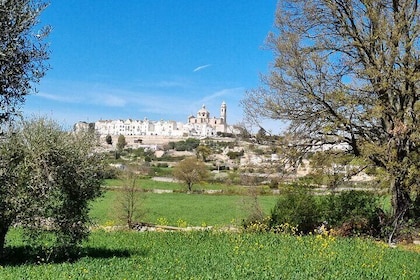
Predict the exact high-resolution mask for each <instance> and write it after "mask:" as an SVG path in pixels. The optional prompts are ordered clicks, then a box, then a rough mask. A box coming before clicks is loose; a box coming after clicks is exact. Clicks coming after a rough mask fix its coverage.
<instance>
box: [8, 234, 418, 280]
mask: <svg viewBox="0 0 420 280" xmlns="http://www.w3.org/2000/svg"><path fill="white" fill-rule="evenodd" d="M10 238H12V236H10ZM15 245H16V246H17V245H18V244H16V242H15V241H12V246H15ZM419 263H420V254H419V253H415V252H409V251H403V250H400V249H398V248H397V249H392V248H389V247H388V246H387V245H386V244H383V243H378V242H374V241H371V240H365V239H358V238H346V239H344V238H335V237H332V236H329V235H318V236H303V237H299V236H298V237H296V236H290V235H281V234H272V233H265V234H259V233H227V232H218V231H198V232H145V233H139V232H127V231H119V232H106V231H103V230H98V231H95V232H93V234H92V235H91V237H90V238H89V241H87V242H86V243H85V244H84V245H83V248H82V253H81V255H80V258H79V259H77V260H76V261H74V262H71V263H69V262H63V263H43V262H42V259H41V260H40V261H39V262H37V263H24V262H22V263H20V264H13V265H8V264H4V265H3V266H0V279H31V280H38V279H39V280H41V279H42V280H48V279H51V280H56V279H419V278H420V266H419V265H418V264H419Z"/></svg>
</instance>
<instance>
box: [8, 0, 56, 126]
mask: <svg viewBox="0 0 420 280" xmlns="http://www.w3.org/2000/svg"><path fill="white" fill-rule="evenodd" d="M47 6H48V3H46V2H45V1H42V0H1V1H0V26H1V32H0V124H4V122H6V121H9V120H11V119H12V117H13V116H15V115H16V114H18V113H19V105H20V104H21V103H22V102H24V101H25V97H26V96H27V95H28V94H30V93H31V91H32V90H33V89H34V83H37V82H39V80H40V79H41V78H42V77H43V76H44V74H45V72H46V70H47V69H48V65H46V64H45V61H46V60H47V59H48V56H49V52H48V45H47V43H45V39H46V36H47V35H48V34H49V32H50V27H49V26H45V27H40V26H39V16H40V14H41V13H42V12H43V11H44V9H45V8H46V7H47Z"/></svg>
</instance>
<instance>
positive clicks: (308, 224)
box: [270, 185, 321, 233]
mask: <svg viewBox="0 0 420 280" xmlns="http://www.w3.org/2000/svg"><path fill="white" fill-rule="evenodd" d="M283 192H284V193H283V194H282V195H281V196H280V198H279V199H278V200H277V203H276V205H275V206H274V209H273V210H272V211H271V221H270V227H271V228H276V227H279V226H281V225H283V224H290V225H292V226H296V227H297V228H298V230H299V231H300V232H302V233H309V232H311V231H313V230H314V229H315V228H316V226H317V225H318V224H320V221H321V215H320V213H319V211H318V205H317V203H316V200H315V198H314V196H313V194H312V193H311V191H310V189H309V188H308V187H307V186H304V185H293V186H291V187H287V188H286V189H284V190H283Z"/></svg>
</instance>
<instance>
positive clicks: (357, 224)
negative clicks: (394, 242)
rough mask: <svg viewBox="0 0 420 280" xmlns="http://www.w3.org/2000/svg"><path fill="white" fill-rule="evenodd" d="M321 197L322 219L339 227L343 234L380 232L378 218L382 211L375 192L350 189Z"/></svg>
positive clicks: (376, 233) (375, 233)
mask: <svg viewBox="0 0 420 280" xmlns="http://www.w3.org/2000/svg"><path fill="white" fill-rule="evenodd" d="M321 199H322V200H321V201H322V202H323V203H322V206H323V209H321V211H322V213H323V216H324V217H323V219H324V220H325V221H327V222H328V224H329V225H330V226H332V227H339V228H340V227H341V228H342V230H343V231H344V232H342V234H343V235H354V234H369V235H378V234H379V233H380V226H381V225H380V220H379V218H380V215H383V216H384V213H383V211H382V210H381V209H380V205H379V197H378V195H377V194H374V193H371V192H367V191H355V190H350V191H343V192H340V193H332V194H331V195H328V196H325V197H323V198H321ZM383 219H385V216H384V217H383ZM384 222H385V221H384ZM382 226H383V225H382Z"/></svg>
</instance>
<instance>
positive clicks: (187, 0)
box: [22, 0, 276, 126]
mask: <svg viewBox="0 0 420 280" xmlns="http://www.w3.org/2000/svg"><path fill="white" fill-rule="evenodd" d="M275 9H276V0H264V1H256V0H254V1H226V0H225V1H221V0H212V1H210V0H195V1H191V0H165V1H164V0H125V1H114V0H89V1H86V0H66V1H61V0H60V1H54V0H52V1H51V5H50V6H49V7H48V8H47V10H45V12H44V13H43V15H42V17H41V21H42V23H43V24H49V25H51V26H52V28H53V31H52V33H51V35H50V36H49V38H48V40H49V43H50V50H51V59H50V60H49V64H50V65H51V67H52V69H51V70H49V71H48V73H47V75H46V76H45V77H44V78H43V79H42V81H41V82H40V84H39V85H38V87H37V88H38V91H39V92H38V93H37V94H35V95H31V96H29V97H28V98H27V101H26V103H25V105H24V106H23V108H22V109H23V112H24V113H25V115H46V116H49V117H51V118H53V119H56V120H58V121H59V122H60V123H62V124H63V125H65V126H67V125H68V126H70V125H73V124H74V123H75V122H77V121H89V122H94V121H96V120H99V119H127V118H131V119H144V118H145V117H147V118H148V119H151V120H160V119H164V120H176V121H183V122H186V120H187V117H188V116H189V115H191V114H194V115H195V114H196V113H197V111H198V110H199V109H200V108H201V106H202V105H203V104H205V105H206V107H207V109H208V110H209V111H210V113H211V116H218V115H219V107H220V104H221V103H222V102H223V101H225V102H226V103H227V106H228V110H227V112H228V116H227V118H228V123H229V124H236V123H238V122H240V121H241V120H242V119H243V112H242V108H241V107H240V106H239V101H240V100H241V99H242V98H243V97H244V93H245V91H246V90H249V89H252V88H256V87H258V86H259V85H260V74H261V73H267V71H268V66H269V64H270V63H271V61H272V53H271V51H269V50H266V49H265V50H264V48H263V47H264V41H265V39H266V37H267V34H268V32H269V31H270V30H273V23H274V14H275Z"/></svg>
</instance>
